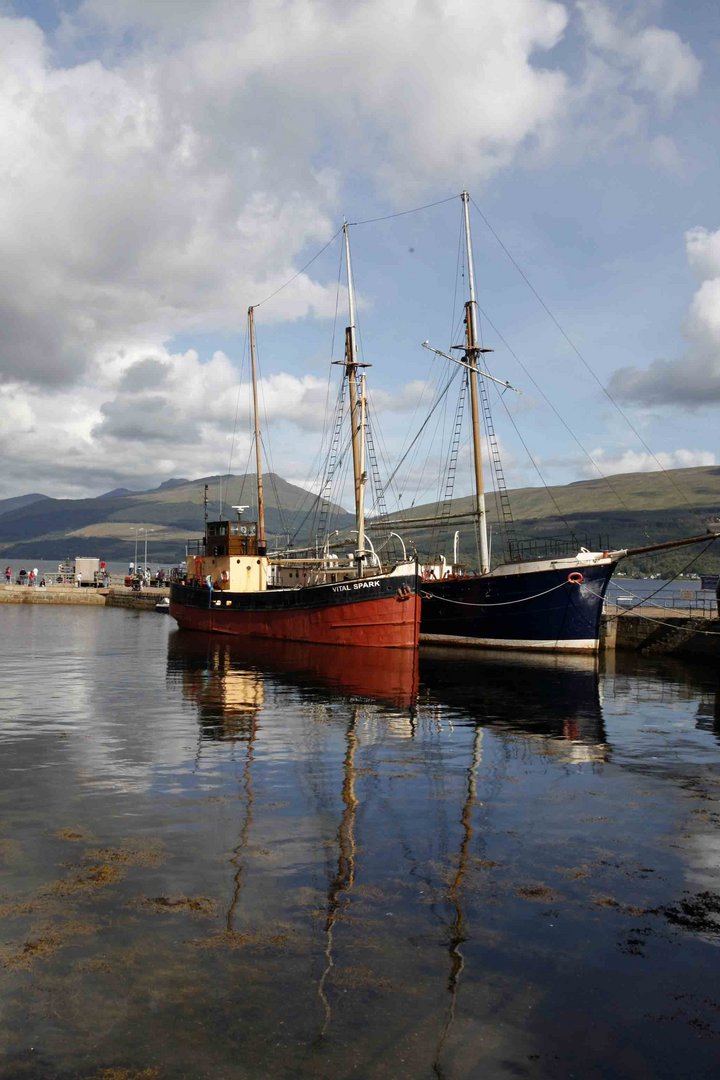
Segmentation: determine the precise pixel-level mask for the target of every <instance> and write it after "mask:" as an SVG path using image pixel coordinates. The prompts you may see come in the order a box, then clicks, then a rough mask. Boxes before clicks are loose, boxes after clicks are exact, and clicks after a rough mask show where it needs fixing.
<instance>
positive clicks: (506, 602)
mask: <svg viewBox="0 0 720 1080" xmlns="http://www.w3.org/2000/svg"><path fill="white" fill-rule="evenodd" d="M579 584H580V582H579V581H561V582H560V584H559V585H553V587H552V589H546V590H545V592H540V593H535V595H534V596H524V597H522V599H521V600H499V601H498V602H497V603H492V604H472V603H471V602H470V601H469V600H448V598H447V597H446V596H435V594H434V593H426V592H423V591H422V589H421V590H420V596H421V597H422V599H423V600H442V601H443V602H444V603H445V604H459V605H460V607H508V606H509V605H510V604H528V603H529V602H530V601H531V600H539V599H540V597H541V596H548V594H549V593H551V592H555V591H556V590H557V589H563V588H564V587H565V586H566V585H579ZM596 595H597V594H596Z"/></svg>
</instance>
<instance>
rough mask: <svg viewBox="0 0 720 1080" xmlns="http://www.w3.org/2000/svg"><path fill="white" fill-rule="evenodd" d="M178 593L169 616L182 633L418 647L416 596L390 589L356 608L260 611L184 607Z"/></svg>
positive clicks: (335, 604)
mask: <svg viewBox="0 0 720 1080" xmlns="http://www.w3.org/2000/svg"><path fill="white" fill-rule="evenodd" d="M180 588H182V587H180ZM180 588H176V589H173V591H172V593H171V598H170V614H171V616H172V617H173V618H174V619H175V620H176V621H177V624H178V626H180V627H181V628H182V629H185V630H200V631H202V632H204V633H214V634H229V635H232V636H234V637H239V638H266V639H271V640H276V641H295V642H308V643H313V644H318V645H359V646H368V645H371V646H373V647H375V648H383V649H415V648H417V645H418V641H419V636H420V597H419V596H418V594H417V592H411V593H410V595H399V590H397V589H395V587H394V586H393V589H392V594H391V595H385V596H378V597H368V598H366V599H365V598H364V599H363V600H362V601H361V602H358V601H357V600H354V601H353V602H349V603H338V602H337V601H335V602H333V603H332V604H329V605H327V606H323V605H312V606H311V605H309V606H308V607H303V606H301V605H297V606H293V607H292V608H286V607H285V608H283V607H278V608H275V607H273V606H268V607H267V608H266V609H265V610H258V609H257V608H254V609H249V610H243V609H242V608H241V607H220V606H217V607H216V606H214V605H212V604H211V605H210V606H207V607H200V606H198V605H196V604H194V603H192V604H185V603H183V602H182V600H181V599H179V598H178V593H180ZM270 595H272V594H270Z"/></svg>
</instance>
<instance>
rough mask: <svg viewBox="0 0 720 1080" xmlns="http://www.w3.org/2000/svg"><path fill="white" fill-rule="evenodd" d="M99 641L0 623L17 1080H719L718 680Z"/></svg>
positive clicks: (4, 1036)
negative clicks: (70, 687) (35, 666)
mask: <svg viewBox="0 0 720 1080" xmlns="http://www.w3.org/2000/svg"><path fill="white" fill-rule="evenodd" d="M104 614H105V616H106V617H105V618H104V619H103V620H97V621H96V622H95V623H94V627H95V633H94V634H93V635H90V634H88V632H87V625H88V624H86V623H84V622H83V619H82V614H81V613H77V612H76V613H71V614H69V615H68V614H65V615H63V614H62V613H60V614H59V615H57V614H55V615H49V617H48V618H47V619H45V620H44V621H41V620H40V619H38V618H37V613H35V617H33V618H32V619H30V618H29V617H28V616H27V614H26V613H23V612H21V611H20V610H18V611H17V612H15V613H13V612H9V613H5V615H6V616H7V618H8V625H9V626H10V628H11V630H13V631H14V632H9V633H8V634H7V638H6V647H7V652H6V657H5V660H6V662H5V664H4V666H3V669H2V670H1V671H0V679H3V680H4V684H5V686H7V688H8V690H9V691H12V694H13V695H14V697H15V699H16V700H17V707H16V708H14V710H13V712H12V714H11V716H10V718H9V719H8V720H7V721H6V722H5V723H4V725H3V721H2V720H1V719H0V739H1V740H2V749H3V756H2V766H3V774H2V775H3V784H2V785H0V860H1V861H2V871H3V886H2V890H1V891H0V920H1V921H0V929H1V930H2V934H1V935H0V1058H2V1057H3V1055H4V1056H5V1061H4V1062H3V1065H2V1066H0V1075H3V1076H4V1075H7V1076H8V1077H9V1076H15V1075H17V1076H18V1077H19V1076H21V1075H22V1076H26V1077H28V1078H30V1080H47V1078H48V1077H51V1076H63V1077H67V1078H68V1080H70V1078H73V1080H97V1078H98V1077H100V1076H101V1075H102V1076H106V1075H107V1076H109V1075H111V1074H112V1075H117V1076H126V1077H128V1078H129V1077H139V1076H143V1075H147V1076H148V1077H149V1076H150V1074H151V1073H152V1074H153V1075H154V1074H157V1076H158V1078H162V1080H181V1078H183V1077H188V1076H192V1077H193V1078H194V1080H215V1077H220V1076H223V1077H228V1080H236V1078H237V1080H240V1077H243V1078H244V1077H261V1076H262V1077H264V1078H265V1077H266V1078H268V1080H280V1078H290V1077H292V1080H319V1078H329V1077H332V1078H333V1080H350V1077H352V1076H363V1077H366V1078H368V1080H388V1078H390V1077H392V1078H393V1080H438V1078H446V1080H471V1078H473V1077H476V1076H484V1075H487V1076H532V1077H533V1078H534V1080H555V1077H557V1076H560V1075H562V1076H570V1075H576V1076H595V1075H598V1076H599V1075H602V1076H603V1078H604V1080H630V1078H632V1080H645V1078H647V1077H649V1076H683V1075H686V1074H687V1075H689V1074H692V1075H693V1076H705V1075H707V1076H710V1075H714V1070H715V1069H716V1056H717V1039H718V1038H719V1037H720V1023H719V1022H718V1017H719V1016H720V1003H719V1002H718V1001H717V1000H716V995H715V992H714V989H713V987H714V983H713V977H714V972H715V967H716V960H717V943H718V941H720V929H719V927H720V919H718V917H717V914H718V913H719V912H720V872H719V871H718V866H720V859H719V852H718V844H717V835H718V832H717V830H718V825H719V824H720V815H719V814H718V807H720V781H718V780H717V777H718V776H720V772H719V771H718V765H719V764H720V753H719V752H718V740H717V731H716V728H715V724H716V720H717V707H716V706H717V692H718V676H717V675H716V673H715V672H708V671H706V672H705V673H704V674H702V673H697V672H694V671H691V670H690V669H688V668H687V666H686V665H681V666H680V667H679V668H677V669H676V668H674V667H670V666H668V665H667V663H666V662H663V665H660V664H659V663H655V662H653V663H649V662H647V663H640V664H636V665H635V666H632V665H630V664H629V663H626V661H625V660H624V659H623V658H619V659H618V661H617V662H616V663H615V664H614V665H611V666H610V665H608V666H605V667H603V666H601V668H600V671H599V672H598V670H597V667H596V665H595V663H594V662H593V661H592V660H589V659H586V658H582V657H581V658H561V659H559V660H555V659H553V658H548V657H539V656H538V657H531V658H529V659H522V660H521V659H520V658H514V657H509V656H507V655H505V654H499V655H485V654H483V655H482V656H480V655H478V654H472V655H468V656H464V655H463V654H462V653H457V652H446V651H440V650H423V651H421V654H420V662H419V670H416V668H415V664H414V661H413V660H412V658H411V657H409V656H408V655H407V654H405V655H403V654H393V653H389V652H387V651H385V650H381V653H382V656H380V655H378V654H377V653H375V652H374V651H373V650H371V651H370V653H369V654H368V653H367V652H366V651H365V650H360V651H355V650H330V651H329V652H328V651H327V650H313V649H305V648H303V649H302V650H298V649H295V648H289V649H284V648H276V647H273V648H272V650H268V648H267V646H266V645H263V646H262V647H261V648H260V647H259V648H257V649H252V648H251V649H248V647H247V646H246V645H245V644H244V643H243V644H242V645H241V646H240V647H239V646H238V644H237V643H233V642H231V641H223V640H221V639H218V638H215V637H211V638H205V637H203V636H201V635H196V634H180V633H178V632H176V631H174V630H173V629H172V628H171V627H169V626H168V625H167V620H164V619H160V618H158V619H157V620H154V619H153V618H152V617H148V618H146V619H145V620H144V621H143V620H139V619H137V618H134V617H132V618H131V617H130V616H129V615H127V614H126V613H123V612H119V611H115V612H107V613H104ZM13 619H14V620H15V622H14V624H12V620H13ZM61 631H62V633H61ZM23 634H24V635H25V636H24V637H23ZM31 634H32V636H30V635H31ZM35 640H37V642H38V645H39V646H42V655H45V654H46V653H48V651H49V650H51V648H55V649H56V652H57V655H58V668H60V666H61V655H60V654H61V652H63V651H64V652H67V653H68V654H69V655H71V656H73V657H75V658H76V659H75V660H74V661H73V670H75V668H77V669H82V671H83V672H84V678H85V680H86V685H85V687H84V689H85V691H86V701H85V704H84V705H82V706H81V704H80V699H79V698H74V699H71V700H69V701H68V700H66V699H65V698H64V697H63V696H62V695H61V694H57V695H52V694H48V695H47V698H46V699H45V700H44V702H43V716H42V723H39V722H38V706H37V690H36V687H33V686H32V685H31V682H30V680H28V679H27V656H28V655H29V652H30V648H29V646H30V644H31V643H32V642H33V641H35ZM118 643H122V644H123V648H122V650H120V649H119V648H118ZM408 660H411V663H407V661H408ZM13 672H16V673H17V674H13ZM107 777H112V778H114V779H115V780H117V779H118V778H120V779H121V780H122V783H120V782H114V783H112V784H109V783H107V782H105V780H104V779H103V778H107ZM98 778H100V779H101V780H103V783H101V784H99V783H98ZM578 1032H582V1036H583V1037H582V1039H579V1038H578V1034H577V1033H578ZM3 1068H5V1073H3Z"/></svg>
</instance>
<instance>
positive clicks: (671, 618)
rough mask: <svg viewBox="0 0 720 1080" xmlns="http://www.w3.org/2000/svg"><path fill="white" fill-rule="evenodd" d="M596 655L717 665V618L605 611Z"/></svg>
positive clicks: (154, 595)
mask: <svg viewBox="0 0 720 1080" xmlns="http://www.w3.org/2000/svg"><path fill="white" fill-rule="evenodd" d="M169 595H170V590H169V589H168V588H164V589H155V588H147V589H143V590H142V591H141V592H134V591H133V590H132V589H128V588H127V587H125V586H124V585H111V586H110V587H109V588H107V589H105V588H102V589H96V588H93V587H91V586H83V587H82V588H80V589H78V588H74V587H73V586H70V585H50V586H48V587H46V588H40V587H39V586H29V585H5V586H2V585H0V604H51V605H52V604H77V605H82V606H86V607H88V606H98V607H123V608H128V609H130V610H132V611H154V610H155V605H156V603H157V602H158V600H160V599H161V598H162V597H163V596H169ZM600 651H601V652H613V651H617V652H639V653H644V654H655V655H663V654H664V655H669V656H684V657H687V658H689V659H693V658H694V659H703V658H705V659H713V660H714V661H717V660H718V659H720V618H718V617H717V615H715V614H714V613H710V612H705V611H699V610H698V611H684V612H681V613H677V612H675V611H673V610H672V609H667V608H659V607H650V606H647V607H636V608H634V609H633V610H632V611H625V610H623V609H622V608H617V607H616V606H615V605H610V606H607V607H606V610H605V613H604V614H603V617H602V624H601V628H600Z"/></svg>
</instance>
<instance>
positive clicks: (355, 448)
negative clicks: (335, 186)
mask: <svg viewBox="0 0 720 1080" xmlns="http://www.w3.org/2000/svg"><path fill="white" fill-rule="evenodd" d="M343 233H344V236H345V263H346V265H347V284H348V312H349V317H348V318H349V324H350V325H349V326H348V327H347V329H346V331H345V373H346V375H347V380H348V387H349V390H350V434H351V438H352V455H353V477H354V481H355V528H356V529H357V534H358V542H357V551H356V552H355V562H356V564H357V572H358V577H362V573H363V565H364V560H365V392H364V387H363V388H361V392H360V396H359V397H358V385H357V375H358V368H359V367H361V366H363V367H364V366H366V365H360V364H358V361H357V344H356V340H355V294H354V289H353V278H352V265H351V262H350V234H349V230H348V225H347V222H345V224H344V225H343Z"/></svg>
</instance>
